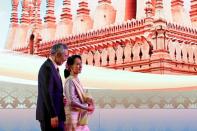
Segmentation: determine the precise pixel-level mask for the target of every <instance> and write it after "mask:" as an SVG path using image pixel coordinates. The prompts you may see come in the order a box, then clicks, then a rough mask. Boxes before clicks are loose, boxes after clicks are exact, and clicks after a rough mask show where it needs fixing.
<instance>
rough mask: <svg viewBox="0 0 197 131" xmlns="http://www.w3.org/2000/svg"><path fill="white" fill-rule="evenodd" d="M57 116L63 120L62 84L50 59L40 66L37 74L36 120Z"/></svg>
mask: <svg viewBox="0 0 197 131" xmlns="http://www.w3.org/2000/svg"><path fill="white" fill-rule="evenodd" d="M55 116H58V118H59V120H60V121H65V112H64V103H63V86H62V81H61V78H60V77H59V75H58V71H57V69H55V66H54V64H53V63H52V61H51V60H50V59H47V60H46V61H45V62H44V63H43V65H42V66H41V68H40V70H39V74H38V98H37V108H36V119H37V120H50V118H52V117H55Z"/></svg>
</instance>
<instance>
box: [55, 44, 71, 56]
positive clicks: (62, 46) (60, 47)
mask: <svg viewBox="0 0 197 131" xmlns="http://www.w3.org/2000/svg"><path fill="white" fill-rule="evenodd" d="M66 49H68V47H67V46H66V45H65V44H63V43H58V44H55V45H53V46H52V47H51V55H54V54H56V53H64V51H65V50H66Z"/></svg>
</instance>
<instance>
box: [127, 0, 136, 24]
mask: <svg viewBox="0 0 197 131" xmlns="http://www.w3.org/2000/svg"><path fill="white" fill-rule="evenodd" d="M125 4H126V5H125V20H131V19H136V13H137V12H136V11H137V0H126V2H125Z"/></svg>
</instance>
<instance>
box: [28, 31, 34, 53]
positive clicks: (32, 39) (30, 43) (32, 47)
mask: <svg viewBox="0 0 197 131" xmlns="http://www.w3.org/2000/svg"><path fill="white" fill-rule="evenodd" d="M34 37H35V36H34V34H31V36H30V41H29V53H30V54H33V53H34Z"/></svg>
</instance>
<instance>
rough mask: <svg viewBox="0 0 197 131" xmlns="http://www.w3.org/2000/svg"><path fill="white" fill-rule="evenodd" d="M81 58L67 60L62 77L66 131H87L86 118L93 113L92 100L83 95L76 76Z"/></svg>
mask: <svg viewBox="0 0 197 131" xmlns="http://www.w3.org/2000/svg"><path fill="white" fill-rule="evenodd" d="M81 69H82V60H81V56H79V55H73V56H71V57H69V58H68V60H67V64H66V69H65V70H64V76H65V78H66V82H65V86H64V95H65V97H66V101H67V102H66V103H67V104H66V105H65V112H66V124H65V130H66V131H89V128H88V126H87V124H88V123H87V117H88V115H89V114H90V113H92V112H93V111H94V104H93V99H92V98H91V97H89V96H87V94H86V93H85V91H84V89H83V86H82V85H81V83H80V81H79V79H78V74H79V73H81Z"/></svg>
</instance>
